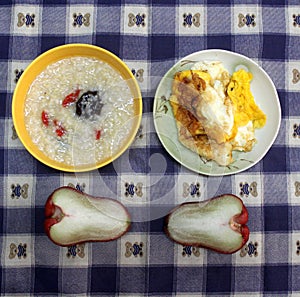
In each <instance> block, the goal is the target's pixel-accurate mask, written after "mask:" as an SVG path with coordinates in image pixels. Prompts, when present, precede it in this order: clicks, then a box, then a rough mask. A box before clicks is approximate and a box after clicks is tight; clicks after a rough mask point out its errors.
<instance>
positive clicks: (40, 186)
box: [0, 0, 300, 297]
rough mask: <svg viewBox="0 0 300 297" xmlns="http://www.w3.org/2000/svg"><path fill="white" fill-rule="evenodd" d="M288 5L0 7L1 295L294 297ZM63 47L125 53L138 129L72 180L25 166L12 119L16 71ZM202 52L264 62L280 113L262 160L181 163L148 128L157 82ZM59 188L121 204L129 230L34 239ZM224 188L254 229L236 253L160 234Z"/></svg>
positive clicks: (292, 65) (295, 10) (188, 1)
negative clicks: (224, 169) (237, 168)
mask: <svg viewBox="0 0 300 297" xmlns="http://www.w3.org/2000/svg"><path fill="white" fill-rule="evenodd" d="M174 2H176V4H174ZM219 2H220V3H222V4H220V3H219ZM288 2H289V4H288V5H287V4H284V3H285V1H275V0H260V1H258V0H247V1H245V0H244V1H234V0H223V1H215V0H206V1H201V0H199V1H193V0H184V1H169V0H166V1H163V0H157V1H146V0H139V1H133V0H132V1H130V0H122V1H107V0H104V1H97V0H95V1H94V0H93V1H91V0H87V1H83V0H77V1H75V0H74V1H59V0H49V1H46V0H45V1H42V0H40V1H38V0H36V1H34V0H23V1H20V0H15V1H2V2H1V4H0V44H1V47H0V74H1V75H0V100H1V108H0V127H1V128H0V162H1V163H2V164H3V166H1V175H0V191H1V194H0V204H1V206H0V212H1V214H0V217H1V224H0V232H1V241H0V247H1V270H0V274H1V276H0V282H1V296H65V295H68V296H131V297H134V296H168V295H171V296H185V297H187V296H190V297H192V296H193V297H194V296H209V295H215V296H255V297H256V296H277V297H278V296H300V266H299V263H300V219H299V218H300V173H299V169H300V167H299V166H300V159H299V153H300V132H299V131H300V128H299V127H300V111H299V110H300V108H299V107H300V103H299V102H300V101H299V100H300V99H299V95H300V94H299V90H300V50H299V46H300V8H299V1H298V0H291V1H288ZM67 43H88V44H94V45H97V46H100V47H103V48H105V49H107V50H109V51H111V52H113V53H114V54H116V55H117V56H119V57H120V58H122V59H123V60H124V61H125V62H126V63H127V65H128V66H129V68H130V69H131V70H132V72H133V73H134V75H135V77H136V79H137V81H138V83H139V85H140V88H141V91H142V96H143V118H142V124H141V127H140V129H139V132H138V135H137V136H136V138H135V140H134V142H133V144H132V145H131V146H130V148H129V150H127V151H126V152H125V153H124V154H123V155H122V156H121V157H120V158H119V159H117V160H116V161H114V162H113V163H111V164H109V165H107V166H105V167H103V168H101V169H99V170H95V171H92V172H87V173H80V174H79V173H76V174H74V173H63V172H59V171H57V170H54V169H51V168H49V167H47V166H45V165H43V164H42V163H40V162H39V161H37V160H36V159H34V158H33V157H32V156H31V155H30V154H29V153H28V152H27V151H26V149H25V148H24V147H23V145H22V144H21V142H20V140H19V139H18V137H17V135H16V132H15V130H14V126H13V121H12V116H11V102H12V95H13V91H14V88H15V86H16V83H17V81H18V79H19V77H20V76H21V75H22V72H23V71H24V69H25V68H26V66H27V65H28V64H29V63H30V62H31V61H32V60H33V59H35V58H36V57H37V56H38V55H39V54H41V53H43V52H45V51H46V50H48V49H50V48H53V47H55V46H58V45H62V44H67ZM211 48H214V49H226V50H230V51H234V52H237V53H241V54H243V55H245V56H247V57H249V58H251V59H253V60H254V61H256V62H257V63H258V64H259V65H260V66H262V67H263V68H264V69H265V71H266V72H267V73H268V74H269V76H270V77H271V79H272V80H273V82H274V84H275V86H276V88H277V91H278V95H279V98H280V103H281V108H282V122H281V127H280V131H279V134H278V137H277V138H276V140H275V143H274V144H273V146H272V147H271V149H270V150H269V152H268V153H267V155H266V156H265V157H264V158H263V160H261V161H260V162H259V163H257V164H256V165H255V166H253V167H252V168H251V169H249V170H247V171H244V172H242V173H239V174H236V175H230V176H224V177H207V176H203V175H200V174H197V173H194V172H191V171H189V170H188V169H186V168H184V167H183V166H181V165H180V164H178V163H177V162H176V161H175V160H173V159H172V157H170V156H169V155H168V153H167V152H166V151H165V150H164V148H163V147H162V145H161V144H160V142H159V140H158V138H157V136H156V133H155V129H154V127H153V123H152V119H153V118H152V105H153V98H154V94H155V90H156V88H157V85H158V82H159V80H160V78H161V77H162V76H163V75H164V74H165V73H166V71H167V70H168V69H169V68H170V67H171V66H172V65H173V64H174V63H175V62H177V61H178V59H180V58H182V57H184V56H186V55H188V54H190V53H193V52H196V51H199V50H204V49H211ZM63 185H71V186H73V187H76V188H77V189H79V190H81V191H84V192H86V193H89V194H92V195H97V196H104V197H111V198H113V199H118V200H119V201H122V202H123V203H124V204H125V205H126V206H127V207H128V208H129V209H130V211H131V212H132V214H133V222H132V226H131V229H130V231H129V232H128V233H126V234H125V235H124V236H123V237H121V238H120V239H118V240H115V241H111V242H105V243H85V244H81V245H74V246H71V247H59V246H57V245H55V244H53V243H52V242H51V241H50V240H49V239H48V237H47V236H46V235H45V233H44V230H43V221H44V204H45V201H46V199H47V197H48V196H49V195H50V194H51V193H52V191H53V190H55V189H56V188H58V187H60V186H63ZM223 193H233V194H235V195H237V196H239V197H240V198H241V199H242V200H243V201H244V203H245V205H246V206H247V208H248V211H249V223H248V226H249V228H250V231H251V234H250V238H249V241H248V242H247V244H246V245H245V246H244V247H243V249H242V250H241V251H239V252H237V253H235V254H232V255H224V254H219V253H216V252H213V251H208V250H206V249H202V248H193V247H190V246H182V245H179V244H175V243H173V242H171V241H170V240H169V239H168V238H167V237H166V236H165V234H164V232H163V222H164V221H163V218H164V215H165V214H166V211H167V210H168V208H169V207H170V206H175V205H177V204H179V203H181V202H183V201H198V200H205V199H206V198H209V197H213V196H216V195H220V194H223ZM166 197H167V198H166Z"/></svg>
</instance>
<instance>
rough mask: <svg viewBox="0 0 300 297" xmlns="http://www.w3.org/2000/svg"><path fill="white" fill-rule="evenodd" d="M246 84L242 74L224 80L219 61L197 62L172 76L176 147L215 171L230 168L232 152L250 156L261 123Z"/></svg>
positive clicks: (227, 75)
mask: <svg viewBox="0 0 300 297" xmlns="http://www.w3.org/2000/svg"><path fill="white" fill-rule="evenodd" d="M251 80H252V74H251V73H250V72H247V71H246V70H244V69H240V70H237V71H236V72H234V73H233V74H232V75H230V73H229V72H228V71H227V70H226V69H225V68H224V66H223V64H222V62H220V61H212V62H208V61H203V62H197V63H195V64H194V65H193V66H192V67H191V69H189V70H183V71H180V72H177V73H176V74H175V76H174V81H173V84H172V95H171V97H170V100H169V101H170V104H171V106H172V111H173V114H174V118H175V121H176V126H177V130H178V139H179V141H180V142H181V143H182V144H183V145H184V146H185V147H187V148H188V149H190V150H192V151H194V152H196V153H197V154H199V156H200V157H201V158H203V159H204V160H206V161H208V160H214V161H215V162H217V163H218V164H219V165H221V166H228V165H230V164H231V163H233V162H234V158H233V156H232V152H233V151H243V152H249V151H251V150H252V148H253V146H254V144H255V143H256V138H255V129H258V128H262V127H263V126H264V125H265V123H266V115H265V114H264V113H263V111H262V110H261V109H260V108H259V107H258V105H257V104H256V102H255V100H254V97H253V95H252V93H251V89H250V83H251Z"/></svg>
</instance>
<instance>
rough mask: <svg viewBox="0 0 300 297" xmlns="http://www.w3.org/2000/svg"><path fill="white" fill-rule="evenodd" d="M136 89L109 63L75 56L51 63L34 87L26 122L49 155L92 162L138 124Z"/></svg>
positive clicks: (77, 162)
mask: <svg viewBox="0 0 300 297" xmlns="http://www.w3.org/2000/svg"><path fill="white" fill-rule="evenodd" d="M133 101H134V100H133V98H132V94H131V91H130V89H129V87H128V85H127V83H126V81H124V80H123V78H122V77H121V75H120V74H119V73H118V72H117V71H115V70H114V69H113V68H112V67H111V66H110V65H108V64H107V63H105V62H103V61H100V60H98V59H95V58H89V57H80V56H78V57H71V58H66V59H62V60H59V61H58V62H55V63H53V64H50V65H49V66H48V67H47V68H46V69H45V70H44V71H42V72H41V73H40V74H39V75H38V76H37V77H36V79H35V80H34V81H33V83H32V84H31V86H30V89H29V91H28V94H27V97H26V100H25V125H26V129H27V130H28V132H29V134H30V137H31V138H32V141H33V142H34V143H35V144H36V145H37V146H38V148H39V149H40V150H41V151H43V152H44V154H45V155H47V156H48V157H49V158H51V159H53V160H56V161H58V162H61V163H65V164H67V165H87V164H94V163H98V162H100V161H102V160H105V159H107V158H110V157H111V156H112V155H114V154H115V153H116V152H118V150H119V149H120V147H122V145H123V144H124V142H125V140H126V138H127V137H128V136H129V134H130V132H131V128H132V124H133V117H134V107H133V103H134V102H133Z"/></svg>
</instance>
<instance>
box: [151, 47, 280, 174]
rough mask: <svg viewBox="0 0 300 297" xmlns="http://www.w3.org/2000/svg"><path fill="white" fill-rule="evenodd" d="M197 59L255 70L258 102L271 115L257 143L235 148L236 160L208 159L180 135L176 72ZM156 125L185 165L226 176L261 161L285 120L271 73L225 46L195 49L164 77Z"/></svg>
mask: <svg viewBox="0 0 300 297" xmlns="http://www.w3.org/2000/svg"><path fill="white" fill-rule="evenodd" d="M197 61H221V62H222V63H223V65H224V67H225V68H226V69H227V70H228V71H229V72H230V73H231V74H232V73H233V72H234V71H236V70H237V69H239V68H240V67H244V68H246V69H247V70H248V71H250V72H251V73H252V74H253V80H252V82H251V91H252V94H253V96H254V98H255V101H256V103H257V104H258V105H259V107H260V108H261V109H262V111H263V112H264V113H265V114H266V116H267V121H266V125H265V126H264V127H263V128H261V129H257V130H256V131H255V136H256V139H257V143H256V144H255V146H254V147H253V149H252V151H251V152H247V153H245V152H233V158H234V159H235V161H234V163H232V164H230V165H229V166H226V167H224V166H220V165H218V164H217V163H215V162H214V161H208V162H207V161H204V160H203V159H202V158H200V157H199V155H198V154H196V153H194V152H192V151H191V150H189V149H187V148H186V147H185V146H183V145H182V144H181V143H180V142H179V140H178V137H177V135H178V134H177V127H176V123H175V119H174V116H173V112H172V109H171V106H170V103H169V102H168V98H169V97H170V95H171V86H172V82H173V77H174V74H175V73H176V72H178V71H181V70H186V69H190V68H191V66H192V65H193V63H194V62H197ZM153 116H154V125H155V129H156V132H157V134H158V137H159V139H160V141H161V143H162V145H163V146H164V147H165V149H166V150H167V151H168V153H169V154H170V155H171V156H172V157H173V158H174V159H175V160H177V161H178V162H179V163H180V164H182V165H183V166H185V167H187V168H189V169H190V170H192V171H195V172H197V173H201V174H205V175H212V176H222V175H229V174H235V173H238V172H241V171H244V170H246V169H249V168H250V167H252V166H254V165H255V164H256V163H257V162H259V161H260V160H261V159H262V158H263V157H264V156H265V154H266V153H267V152H268V150H269V149H270V147H271V146H272V144H273V142H274V141H275V138H276V136H277V134H278V131H279V127H280V122H281V108H280V102H279V98H278V94H277V91H276V88H275V86H274V84H273V82H272V80H271V79H270V77H269V76H268V74H267V73H266V72H265V71H264V70H263V69H262V68H261V67H260V66H259V65H257V64H256V63H255V62H254V61H252V60H251V59H249V58H247V57H245V56H243V55H240V54H237V53H233V52H229V51H225V50H204V51H200V52H196V53H193V54H191V55H188V56H186V57H184V58H183V59H181V60H180V61H179V62H177V63H176V64H175V65H174V66H173V67H172V68H171V69H170V70H169V71H168V72H167V73H166V74H165V76H164V77H163V78H162V80H161V81H160V83H159V85H158V88H157V90H156V94H155V98H154V106H153Z"/></svg>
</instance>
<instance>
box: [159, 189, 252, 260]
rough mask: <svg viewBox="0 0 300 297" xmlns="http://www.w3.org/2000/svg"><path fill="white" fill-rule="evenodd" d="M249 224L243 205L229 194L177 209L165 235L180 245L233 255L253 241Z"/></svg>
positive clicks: (184, 205)
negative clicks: (249, 241)
mask: <svg viewBox="0 0 300 297" xmlns="http://www.w3.org/2000/svg"><path fill="white" fill-rule="evenodd" d="M247 221H248V211H247V209H246V207H245V205H244V204H243V201H242V200H241V199H240V198H238V197H237V196H234V195H231V194H226V195H222V196H218V197H214V198H211V199H208V200H206V201H201V202H190V203H189V202H187V203H183V204H181V205H180V206H178V207H176V208H174V209H173V210H172V211H171V212H170V213H169V214H168V215H167V217H166V220H165V232H166V234H167V235H168V237H169V238H170V239H172V240H174V241H175V242H177V243H180V244H183V245H192V246H200V247H205V248H208V249H212V250H215V251H217V252H220V253H225V254H231V253H234V252H236V251H238V250H239V249H241V248H242V247H243V246H244V245H245V243H246V242H247V241H248V239H249V233H250V232H249V229H248V227H247V226H246V223H247Z"/></svg>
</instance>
